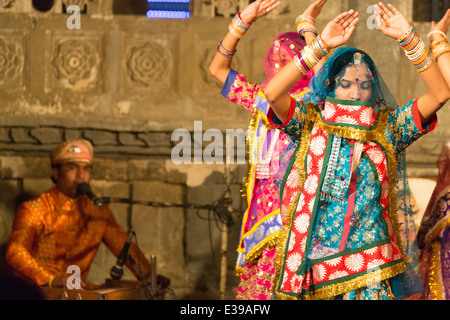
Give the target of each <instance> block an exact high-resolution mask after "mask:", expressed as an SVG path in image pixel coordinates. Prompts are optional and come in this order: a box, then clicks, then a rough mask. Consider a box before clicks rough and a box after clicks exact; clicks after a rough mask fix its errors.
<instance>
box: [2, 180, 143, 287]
mask: <svg viewBox="0 0 450 320" xmlns="http://www.w3.org/2000/svg"><path fill="white" fill-rule="evenodd" d="M127 237H128V236H127V233H126V232H125V231H124V230H123V229H122V228H121V227H120V226H119V225H118V224H117V222H116V220H115V219H114V216H113V214H112V212H111V210H110V209H109V207H108V206H107V205H105V207H104V208H103V209H102V210H100V209H98V208H97V207H95V206H94V205H93V204H92V202H91V201H90V200H89V199H87V198H86V197H83V198H81V199H78V200H75V199H72V198H69V197H67V196H65V195H64V194H62V193H61V192H59V191H58V189H57V188H56V187H53V188H52V189H50V190H49V191H47V192H45V193H43V194H41V195H40V196H39V197H37V198H35V199H33V200H31V201H28V202H25V203H23V204H22V205H21V206H20V207H19V209H18V211H17V216H16V218H15V220H14V224H13V230H12V233H11V236H10V239H9V244H8V250H7V252H6V261H7V262H8V264H10V265H11V266H12V267H13V268H14V269H15V270H17V271H19V272H21V273H22V274H24V275H26V276H27V277H29V278H31V279H32V280H34V281H35V282H36V283H38V284H39V285H43V284H45V283H46V282H47V281H48V280H49V279H50V278H51V277H52V276H56V275H67V267H68V266H70V265H76V266H78V267H79V268H80V270H81V279H82V281H85V280H86V277H87V274H88V272H89V268H90V265H91V263H92V261H93V259H94V257H95V254H96V253H97V250H98V248H99V245H100V242H101V241H103V242H104V243H105V244H106V246H107V247H108V248H109V249H110V250H111V251H112V253H113V254H114V255H116V256H118V255H119V253H120V251H121V250H122V247H123V245H124V243H125V241H126V240H127ZM137 251H138V252H139V258H138V256H137V255H138V253H137ZM129 253H130V254H131V256H132V257H133V259H134V260H135V261H139V262H140V266H141V268H142V271H143V273H144V274H145V273H148V272H150V263H149V262H148V260H147V259H146V258H145V256H144V255H143V253H142V252H141V251H140V250H137V248H136V245H135V244H134V243H132V244H131V246H130V250H129ZM138 259H139V260H138ZM127 266H128V267H129V268H130V269H131V270H132V271H133V273H134V274H135V275H136V274H137V273H136V271H135V270H134V269H133V268H132V266H131V264H130V262H129V261H127Z"/></svg>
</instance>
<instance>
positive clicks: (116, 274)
mask: <svg viewBox="0 0 450 320" xmlns="http://www.w3.org/2000/svg"><path fill="white" fill-rule="evenodd" d="M131 235H132V232H130V234H129V235H128V239H127V241H126V242H125V244H124V245H123V248H122V251H121V252H120V254H119V257H118V258H117V261H116V264H115V265H114V266H113V267H112V268H111V272H110V275H111V278H113V279H114V280H119V279H120V278H122V276H123V265H124V264H125V261H127V259H128V249H129V248H130V243H131Z"/></svg>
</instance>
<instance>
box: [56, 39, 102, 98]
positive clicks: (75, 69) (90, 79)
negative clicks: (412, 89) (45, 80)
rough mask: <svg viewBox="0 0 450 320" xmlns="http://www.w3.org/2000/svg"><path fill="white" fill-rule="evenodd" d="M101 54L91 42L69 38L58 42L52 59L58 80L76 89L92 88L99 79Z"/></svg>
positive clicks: (65, 85)
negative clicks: (99, 54)
mask: <svg viewBox="0 0 450 320" xmlns="http://www.w3.org/2000/svg"><path fill="white" fill-rule="evenodd" d="M99 61H100V59H99V56H98V52H97V49H96V48H95V47H94V45H93V44H92V43H91V42H88V41H82V40H73V39H72V40H67V41H64V42H61V43H59V44H58V46H57V47H56V48H55V52H54V55H53V59H52V65H53V69H54V71H55V75H56V78H57V80H58V81H59V82H60V83H61V84H62V85H63V86H64V87H67V88H71V89H74V90H86V89H91V88H92V87H93V86H95V85H96V83H97V81H98V73H99V68H100V66H99Z"/></svg>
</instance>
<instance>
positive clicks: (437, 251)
mask: <svg viewBox="0 0 450 320" xmlns="http://www.w3.org/2000/svg"><path fill="white" fill-rule="evenodd" d="M440 266H441V245H440V243H439V241H433V243H432V244H431V258H430V268H429V270H428V285H429V287H430V295H431V299H430V300H445V298H444V299H443V298H442V297H443V293H442V290H441V289H442V274H441V269H440Z"/></svg>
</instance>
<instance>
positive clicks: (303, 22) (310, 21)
mask: <svg viewBox="0 0 450 320" xmlns="http://www.w3.org/2000/svg"><path fill="white" fill-rule="evenodd" d="M295 25H296V26H297V31H298V34H299V35H301V36H304V34H305V32H312V33H314V34H315V35H316V36H317V30H316V21H315V20H314V18H313V17H311V16H307V15H303V14H301V15H299V16H298V17H297V18H296V19H295Z"/></svg>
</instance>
